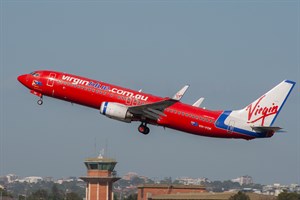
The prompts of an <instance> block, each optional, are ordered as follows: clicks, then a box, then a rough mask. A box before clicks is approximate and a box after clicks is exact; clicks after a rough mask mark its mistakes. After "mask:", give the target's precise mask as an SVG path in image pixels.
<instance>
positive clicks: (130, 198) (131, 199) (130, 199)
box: [124, 194, 137, 200]
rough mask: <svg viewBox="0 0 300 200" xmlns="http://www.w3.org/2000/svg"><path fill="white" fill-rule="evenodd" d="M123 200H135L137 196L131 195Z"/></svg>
mask: <svg viewBox="0 0 300 200" xmlns="http://www.w3.org/2000/svg"><path fill="white" fill-rule="evenodd" d="M124 200H137V194H131V195H129V196H128V197H126V198H124Z"/></svg>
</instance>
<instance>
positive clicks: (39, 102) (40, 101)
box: [37, 96, 43, 105]
mask: <svg viewBox="0 0 300 200" xmlns="http://www.w3.org/2000/svg"><path fill="white" fill-rule="evenodd" d="M37 104H38V105H42V104H43V97H42V96H41V98H40V99H39V100H38V101H37Z"/></svg>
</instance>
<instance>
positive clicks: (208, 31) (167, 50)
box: [0, 0, 300, 184]
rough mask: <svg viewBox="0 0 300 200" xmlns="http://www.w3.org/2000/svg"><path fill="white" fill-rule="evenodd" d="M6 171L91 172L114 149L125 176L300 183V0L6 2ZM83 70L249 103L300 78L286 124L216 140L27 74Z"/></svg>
mask: <svg viewBox="0 0 300 200" xmlns="http://www.w3.org/2000/svg"><path fill="white" fill-rule="evenodd" d="M0 12H1V41H0V45H1V53H0V54H1V57H0V60H1V62H0V63H1V71H0V72H1V80H0V81H1V88H0V89H1V115H0V116H1V120H0V121H1V128H0V131H1V134H0V139H1V141H0V145H1V147H0V151H1V152H0V157H1V158H0V162H1V164H0V175H6V174H8V173H15V174H17V175H20V176H33V175H36V176H52V177H55V178H58V177H68V176H82V175H85V173H86V169H85V166H84V165H83V161H84V159H85V158H87V157H91V156H96V155H97V154H98V152H99V151H100V149H102V148H105V146H107V149H108V152H107V155H108V156H111V157H114V158H116V159H117V161H118V162H119V163H118V164H117V166H116V170H117V171H118V173H119V175H121V176H122V175H124V174H125V173H127V172H130V171H134V172H137V173H138V174H140V175H145V176H148V177H150V178H163V177H167V176H172V177H173V178H176V177H181V176H189V177H207V178H209V179H211V180H228V179H232V178H235V177H238V176H242V175H251V176H252V177H253V178H254V181H255V182H259V183H265V184H267V183H274V182H280V183H295V182H296V183H300V123H299V121H300V106H299V102H300V95H299V94H300V93H299V83H300V65H299V63H300V58H299V55H300V51H299V49H300V45H299V37H300V31H299V30H300V28H299V26H300V25H299V20H300V19H299V16H300V2H299V1H280V0H279V1H278V0H276V1H271V0H270V1H235V0H231V1H33V0H32V1H14V0H12V1H8V0H1V11H0ZM37 69H49V70H57V71H64V72H69V73H74V74H77V75H81V76H86V77H89V78H93V79H98V80H102V81H105V82H109V83H114V84H117V85H121V86H124V87H128V88H132V89H136V90H139V89H141V88H142V89H143V91H145V92H147V93H153V94H155V95H159V96H172V95H173V94H174V93H175V92H176V91H177V90H178V89H180V88H181V87H182V86H183V85H184V84H187V83H188V84H190V85H191V87H190V88H189V91H188V92H187V93H186V95H185V96H184V97H183V99H182V101H183V102H185V103H189V104H192V103H194V101H196V100H197V99H198V98H199V97H205V101H204V103H203V104H202V105H203V106H205V107H206V108H207V109H213V110H220V109H239V108H242V107H244V106H246V105H248V103H250V102H252V101H253V100H255V99H256V98H258V97H259V96H260V95H262V94H264V93H265V92H266V91H268V90H269V89H271V88H272V87H273V86H275V85H276V84H278V83H279V82H281V81H282V80H284V79H290V80H293V81H296V82H297V85H296V87H295V88H294V90H293V92H292V93H291V95H290V97H289V99H288V101H287V103H286V105H285V107H284V108H283V109H282V111H281V113H280V115H279V116H278V118H277V121H276V122H275V124H274V125H275V126H281V127H284V128H285V130H286V131H287V132H285V133H277V134H276V135H275V136H274V137H272V138H270V139H257V140H252V141H245V140H231V139H217V138H207V137H201V136H194V135H190V134H186V133H183V132H179V131H175V130H171V129H166V130H164V129H163V128H161V127H154V126H150V128H151V133H150V134H149V135H148V136H145V135H142V134H140V133H139V132H138V131H137V127H138V125H139V123H131V124H126V123H122V122H118V121H114V120H111V119H108V118H106V117H105V116H102V115H100V114H99V111H98V110H93V109H90V108H85V107H82V106H78V105H71V104H70V103H67V102H63V101H59V100H55V99H51V98H47V97H45V98H44V104H43V105H42V106H38V105H37V104H36V101H37V97H36V96H33V95H31V94H30V93H29V91H28V89H27V88H25V87H24V86H22V85H21V84H20V83H19V82H18V81H17V79H16V78H17V76H18V75H20V74H24V73H29V72H31V71H34V70H37Z"/></svg>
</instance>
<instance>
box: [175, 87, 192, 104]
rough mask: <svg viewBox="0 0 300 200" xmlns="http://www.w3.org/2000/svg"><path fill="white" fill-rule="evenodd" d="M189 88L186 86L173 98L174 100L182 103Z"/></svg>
mask: <svg viewBox="0 0 300 200" xmlns="http://www.w3.org/2000/svg"><path fill="white" fill-rule="evenodd" d="M188 88H189V85H185V86H184V87H183V88H181V90H179V91H178V92H177V93H176V94H175V95H174V96H173V97H172V99H174V100H177V101H180V99H181V98H182V97H183V95H184V93H185V92H186V91H187V89H188Z"/></svg>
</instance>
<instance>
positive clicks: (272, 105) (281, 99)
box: [234, 80, 296, 127]
mask: <svg viewBox="0 0 300 200" xmlns="http://www.w3.org/2000/svg"><path fill="white" fill-rule="evenodd" d="M295 84H296V83H295V82H294V81H289V80H285V81H282V82H281V83H279V84H278V85H277V86H275V87H274V88H273V89H271V90H270V91H269V92H267V93H266V94H264V95H263V96H261V97H260V98H258V99H257V100H255V101H254V102H253V103H251V104H249V105H248V106H246V107H245V108H244V109H241V110H238V111H235V112H234V113H235V114H234V115H236V116H235V117H238V118H240V119H243V120H245V121H246V122H247V124H248V125H250V126H253V127H254V126H260V127H266V126H272V125H273V123H274V121H275V120H276V118H277V116H278V114H279V112H280V111H281V109H282V107H283V105H284V103H285V102H286V100H287V98H288V96H289V95H290V93H291V91H292V89H293V88H294V86H295Z"/></svg>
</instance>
